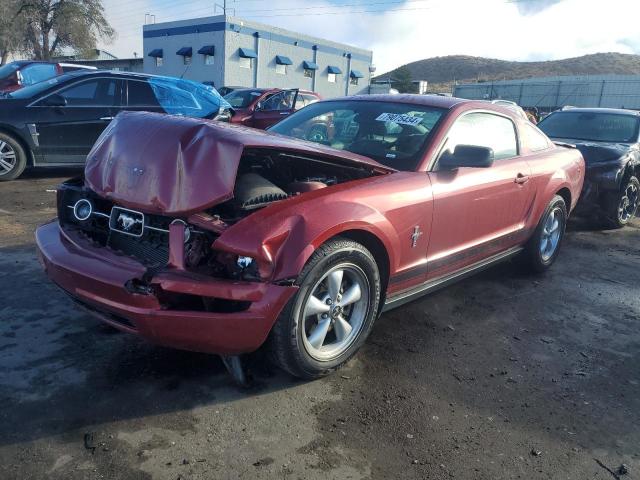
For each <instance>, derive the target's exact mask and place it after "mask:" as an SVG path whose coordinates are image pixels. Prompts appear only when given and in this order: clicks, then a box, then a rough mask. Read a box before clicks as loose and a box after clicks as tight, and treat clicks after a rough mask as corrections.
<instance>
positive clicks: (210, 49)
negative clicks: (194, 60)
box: [198, 45, 216, 56]
mask: <svg viewBox="0 0 640 480" xmlns="http://www.w3.org/2000/svg"><path fill="white" fill-rule="evenodd" d="M198 53H199V54H200V55H209V56H213V55H215V53H216V47H215V45H205V46H204V47H202V48H201V49H200V50H198Z"/></svg>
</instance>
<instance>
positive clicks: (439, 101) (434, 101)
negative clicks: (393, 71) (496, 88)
mask: <svg viewBox="0 0 640 480" xmlns="http://www.w3.org/2000/svg"><path fill="white" fill-rule="evenodd" d="M339 100H358V101H369V102H391V103H410V104H413V105H422V106H425V107H436V108H446V109H450V108H453V107H455V106H456V105H460V104H462V103H474V104H477V105H478V106H479V107H486V106H487V102H482V101H475V100H465V99H464V98H457V97H443V96H441V95H418V94H399V95H398V94H386V93H385V94H374V95H350V96H347V97H338V98H331V99H329V100H324V101H325V102H332V101H339ZM502 109H504V107H502Z"/></svg>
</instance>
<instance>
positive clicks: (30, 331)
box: [0, 245, 303, 445]
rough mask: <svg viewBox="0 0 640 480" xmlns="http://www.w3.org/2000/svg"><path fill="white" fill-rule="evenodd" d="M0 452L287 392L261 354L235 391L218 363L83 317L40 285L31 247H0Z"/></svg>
mask: <svg viewBox="0 0 640 480" xmlns="http://www.w3.org/2000/svg"><path fill="white" fill-rule="evenodd" d="M0 272H5V273H10V274H5V275H1V276H0V289H1V290H2V291H9V290H11V291H12V292H14V293H13V294H12V295H10V296H8V297H6V298H5V300H4V302H3V306H2V308H1V309H0V311H1V312H2V315H1V316H2V319H3V321H2V322H0V373H1V374H0V401H1V402H2V405H3V410H2V412H3V413H2V414H1V417H2V422H1V425H0V445H5V444H15V443H21V442H29V441H34V440H37V439H39V438H43V437H48V436H51V435H56V434H62V433H65V432H67V431H71V430H78V429H84V428H86V429H91V428H93V427H92V426H95V425H99V424H102V423H105V422H113V421H118V420H127V419H138V418H146V417H149V416H155V415H161V414H165V413H171V412H185V411H186V412H188V411H190V410H192V409H194V408H196V407H198V406H204V405H207V406H211V405H215V404H218V403H221V402H224V403H227V402H234V401H236V400H239V399H242V398H246V397H247V396H259V395H265V394H269V393H271V392H274V391H277V390H281V389H287V388H295V387H296V386H300V385H303V382H301V381H298V380H296V379H293V378H292V377H290V376H288V375H285V374H284V373H282V372H280V371H279V370H277V369H276V368H274V367H273V366H271V364H270V363H269V362H267V361H266V359H265V354H264V353H263V352H260V351H259V352H256V353H255V354H253V355H250V356H248V357H247V359H246V360H247V363H246V365H247V369H248V371H249V373H250V374H251V375H252V377H253V381H252V383H251V385H250V387H248V388H239V387H237V386H236V385H235V384H234V382H233V380H232V378H231V376H230V375H229V374H228V373H227V371H226V369H225V368H224V365H223V363H222V361H221V360H220V358H219V357H217V356H215V355H207V354H202V353H194V352H187V351H180V350H173V349H169V348H163V347H159V346H156V345H153V344H150V343H147V342H145V341H143V340H141V339H139V338H137V337H136V336H134V335H130V334H126V333H121V332H119V331H117V330H115V329H113V328H110V327H109V326H107V325H105V324H102V323H101V322H100V321H99V320H97V319H94V318H93V317H92V316H90V315H87V314H85V313H83V312H81V311H79V310H78V309H77V308H75V306H74V304H73V302H72V301H71V300H70V299H69V298H68V297H67V296H66V295H65V294H64V293H63V292H61V291H60V290H59V289H57V287H55V286H54V285H53V284H52V283H51V282H49V281H48V279H47V278H46V277H45V275H44V273H43V272H42V271H41V267H40V265H39V263H38V262H37V260H36V255H35V251H34V249H33V246H32V245H21V246H19V247H11V248H1V249H0Z"/></svg>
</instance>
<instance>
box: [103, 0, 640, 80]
mask: <svg viewBox="0 0 640 480" xmlns="http://www.w3.org/2000/svg"><path fill="white" fill-rule="evenodd" d="M222 2H223V0H182V1H179V0H103V5H104V8H105V13H106V16H107V19H108V20H109V21H110V23H111V25H112V26H113V27H114V28H115V29H116V31H117V32H118V36H117V38H116V40H115V41H114V42H113V43H111V44H104V43H103V42H100V43H99V48H103V49H105V50H107V51H109V52H112V53H113V54H115V55H116V56H118V57H121V58H125V57H132V56H133V53H134V52H136V53H137V54H138V56H140V55H142V53H143V52H142V25H143V24H144V23H145V14H147V13H149V14H153V15H155V21H156V23H160V22H165V21H172V20H183V19H188V18H198V17H207V16H212V15H214V14H216V15H217V14H221V13H222V8H221V6H216V5H215V4H216V3H218V4H222ZM227 9H228V12H227V13H228V14H229V15H234V16H237V17H241V18H245V19H247V20H252V21H257V22H261V23H266V24H269V25H274V26H278V27H282V28H287V29H290V30H293V31H298V32H303V33H305V34H308V35H313V36H318V37H321V38H325V39H329V40H333V41H337V42H343V43H347V44H350V45H354V46H357V47H362V48H366V49H369V50H372V51H373V63H374V65H375V66H376V68H377V72H376V74H381V73H384V72H387V71H389V70H392V69H393V68H395V67H398V66H400V65H404V64H406V63H409V62H413V61H416V60H421V59H423V58H429V57H437V56H444V55H473V56H482V57H491V58H499V59H503V60H518V61H534V60H556V59H561V58H569V57H577V56H580V55H585V54H589V53H597V52H620V53H636V54H640V26H639V23H638V19H639V18H640V1H638V0H607V1H606V2H603V1H602V0H369V1H364V0H342V1H338V0H227Z"/></svg>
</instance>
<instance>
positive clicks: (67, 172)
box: [14, 165, 84, 181]
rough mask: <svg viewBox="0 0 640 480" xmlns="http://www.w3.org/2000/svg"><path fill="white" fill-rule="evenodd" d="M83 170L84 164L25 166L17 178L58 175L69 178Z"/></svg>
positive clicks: (32, 178)
mask: <svg viewBox="0 0 640 480" xmlns="http://www.w3.org/2000/svg"><path fill="white" fill-rule="evenodd" d="M83 170H84V165H78V166H77V167H37V168H34V167H30V168H27V169H26V170H25V171H24V172H23V173H22V175H20V177H19V178H18V179H17V180H18V181H20V180H36V179H46V178H58V177H63V178H70V177H75V176H77V175H79V174H81V173H82V171H83ZM14 181H16V180H14Z"/></svg>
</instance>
